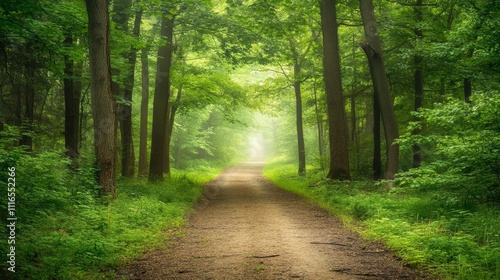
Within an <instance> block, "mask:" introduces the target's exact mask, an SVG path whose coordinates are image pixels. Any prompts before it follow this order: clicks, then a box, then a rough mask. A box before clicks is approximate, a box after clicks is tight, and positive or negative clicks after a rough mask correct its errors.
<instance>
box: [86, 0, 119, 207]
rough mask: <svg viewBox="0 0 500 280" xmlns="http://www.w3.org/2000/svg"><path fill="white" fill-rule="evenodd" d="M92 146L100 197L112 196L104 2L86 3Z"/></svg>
mask: <svg viewBox="0 0 500 280" xmlns="http://www.w3.org/2000/svg"><path fill="white" fill-rule="evenodd" d="M85 3H86V7H87V14H88V19H89V25H88V28H89V32H88V36H89V61H90V91H91V96H92V116H93V118H94V146H95V152H96V160H97V166H98V168H99V170H98V179H99V183H100V185H101V187H102V188H101V191H100V193H101V194H102V195H104V194H110V195H111V197H112V198H114V197H115V196H116V189H115V185H116V150H115V149H116V119H115V113H116V103H115V100H114V99H113V95H112V92H111V66H110V51H109V10H108V1H107V0H86V1H85Z"/></svg>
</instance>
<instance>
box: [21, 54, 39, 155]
mask: <svg viewBox="0 0 500 280" xmlns="http://www.w3.org/2000/svg"><path fill="white" fill-rule="evenodd" d="M27 51H28V55H29V52H30V47H27ZM35 64H36V61H35V59H34V58H29V59H28V61H27V62H26V64H25V71H26V72H25V78H26V91H25V96H24V97H25V103H24V118H23V124H22V128H23V129H22V131H23V132H24V133H23V135H22V137H21V146H25V147H26V150H28V151H32V150H33V137H32V136H31V134H32V133H33V117H34V112H35V88H34V87H33V85H34V84H35V67H36V65H35Z"/></svg>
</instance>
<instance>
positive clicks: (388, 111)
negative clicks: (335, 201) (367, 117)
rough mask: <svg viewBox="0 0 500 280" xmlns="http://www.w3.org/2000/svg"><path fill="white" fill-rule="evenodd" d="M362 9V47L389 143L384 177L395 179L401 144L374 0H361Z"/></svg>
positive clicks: (387, 142)
mask: <svg viewBox="0 0 500 280" xmlns="http://www.w3.org/2000/svg"><path fill="white" fill-rule="evenodd" d="M360 10H361V18H362V20H363V25H364V29H365V38H364V41H363V42H361V47H362V48H363V50H364V51H365V53H366V56H367V58H368V64H369V66H370V73H371V77H372V82H373V87H374V90H375V91H376V92H377V93H378V101H379V106H380V112H381V115H382V121H383V123H384V132H385V141H386V145H387V151H386V153H387V164H386V170H385V175H384V178H386V179H394V176H395V175H396V173H397V172H398V169H399V145H398V144H396V143H394V141H395V140H396V139H397V138H398V137H399V131H398V126H397V123H396V115H395V113H394V108H393V104H392V100H391V96H390V93H389V82H388V80H387V75H386V72H385V66H384V59H383V55H382V46H381V42H380V39H379V37H378V31H377V23H376V20H375V13H374V8H373V3H372V0H360Z"/></svg>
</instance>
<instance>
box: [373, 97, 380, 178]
mask: <svg viewBox="0 0 500 280" xmlns="http://www.w3.org/2000/svg"><path fill="white" fill-rule="evenodd" d="M380 150H381V149H380V106H379V104H378V94H377V91H374V92H373V179H374V180H379V179H382V156H381V152H380Z"/></svg>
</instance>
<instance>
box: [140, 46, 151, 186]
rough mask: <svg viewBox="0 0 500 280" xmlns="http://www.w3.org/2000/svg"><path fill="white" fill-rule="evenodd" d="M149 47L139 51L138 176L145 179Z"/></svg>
mask: <svg viewBox="0 0 500 280" xmlns="http://www.w3.org/2000/svg"><path fill="white" fill-rule="evenodd" d="M148 54H149V46H146V47H144V48H143V49H142V51H141V80H142V84H141V88H142V90H141V92H142V95H141V128H140V140H139V172H138V175H139V176H141V177H145V176H146V175H147V174H148V163H147V161H148V160H147V151H148V108H149V106H148V105H149V58H148Z"/></svg>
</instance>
